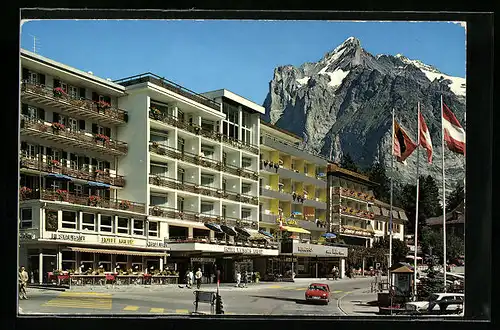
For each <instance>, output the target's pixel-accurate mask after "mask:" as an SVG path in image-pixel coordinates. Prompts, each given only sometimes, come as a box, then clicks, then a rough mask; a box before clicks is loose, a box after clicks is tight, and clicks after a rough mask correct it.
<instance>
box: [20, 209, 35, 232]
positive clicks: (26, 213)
mask: <svg viewBox="0 0 500 330" xmlns="http://www.w3.org/2000/svg"><path fill="white" fill-rule="evenodd" d="M19 225H20V229H27V228H31V227H32V226H33V212H32V210H31V208H29V209H28V208H26V209H21V223H20V224H19Z"/></svg>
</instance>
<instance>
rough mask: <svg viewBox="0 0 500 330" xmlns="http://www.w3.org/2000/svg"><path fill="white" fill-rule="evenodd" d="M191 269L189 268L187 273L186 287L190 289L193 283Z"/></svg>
mask: <svg viewBox="0 0 500 330" xmlns="http://www.w3.org/2000/svg"><path fill="white" fill-rule="evenodd" d="M193 277H194V275H193V271H192V270H191V269H189V274H188V288H189V289H191V286H192V285H193Z"/></svg>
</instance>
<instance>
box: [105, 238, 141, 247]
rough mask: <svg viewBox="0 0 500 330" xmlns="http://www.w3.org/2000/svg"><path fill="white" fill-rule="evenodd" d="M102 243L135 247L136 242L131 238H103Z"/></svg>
mask: <svg viewBox="0 0 500 330" xmlns="http://www.w3.org/2000/svg"><path fill="white" fill-rule="evenodd" d="M101 243H106V244H125V245H134V240H133V239H129V238H114V237H101Z"/></svg>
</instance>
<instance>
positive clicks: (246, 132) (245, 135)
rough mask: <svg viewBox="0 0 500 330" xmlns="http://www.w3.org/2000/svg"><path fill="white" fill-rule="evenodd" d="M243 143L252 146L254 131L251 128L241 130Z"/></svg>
mask: <svg viewBox="0 0 500 330" xmlns="http://www.w3.org/2000/svg"><path fill="white" fill-rule="evenodd" d="M241 141H243V142H244V143H246V144H252V131H251V130H250V129H249V128H244V127H242V128H241Z"/></svg>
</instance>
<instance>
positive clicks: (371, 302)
mask: <svg viewBox="0 0 500 330" xmlns="http://www.w3.org/2000/svg"><path fill="white" fill-rule="evenodd" d="M354 306H378V301H376V300H374V301H367V302H365V303H361V302H359V303H357V304H354Z"/></svg>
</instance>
